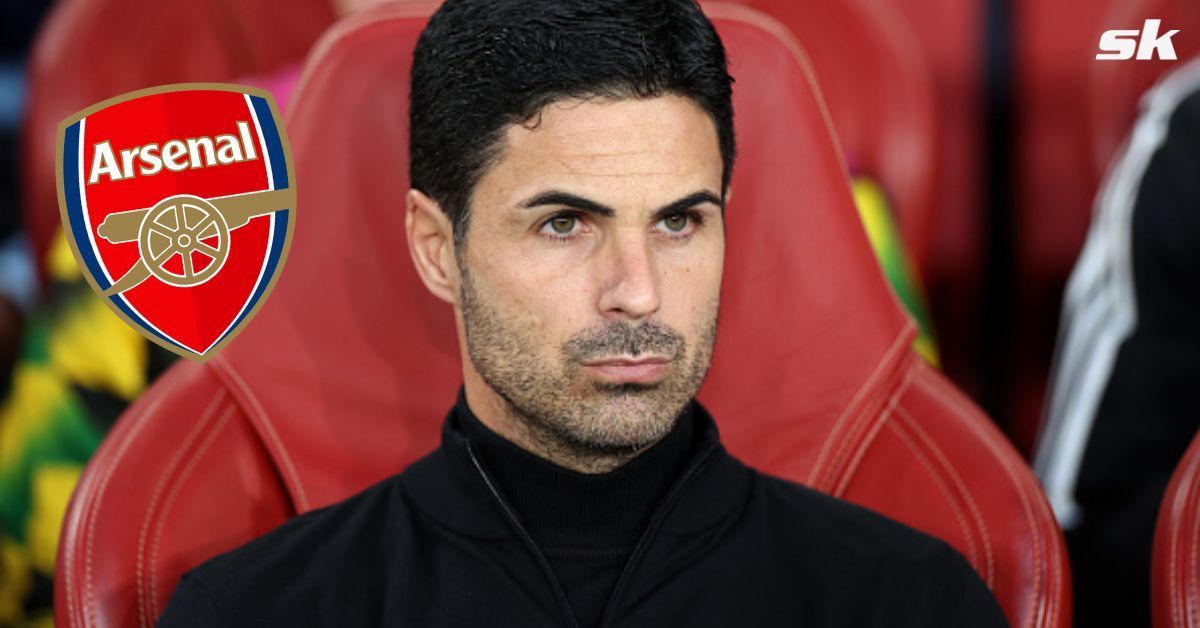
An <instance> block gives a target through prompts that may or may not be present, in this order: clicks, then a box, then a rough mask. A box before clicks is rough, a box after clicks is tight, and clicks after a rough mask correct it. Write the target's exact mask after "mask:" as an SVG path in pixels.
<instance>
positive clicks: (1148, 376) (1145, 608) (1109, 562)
mask: <svg viewBox="0 0 1200 628" xmlns="http://www.w3.org/2000/svg"><path fill="white" fill-rule="evenodd" d="M1198 321H1200V58H1198V59H1195V60H1192V61H1191V62H1189V63H1187V64H1185V65H1181V66H1180V67H1179V68H1177V69H1176V70H1175V71H1173V72H1172V73H1171V74H1169V75H1168V76H1167V77H1166V78H1164V79H1163V80H1162V81H1161V82H1160V83H1159V84H1158V85H1157V86H1155V87H1154V88H1153V89H1152V90H1151V91H1149V92H1148V93H1147V94H1146V95H1145V96H1144V97H1143V99H1142V102H1141V115H1140V117H1139V119H1138V121H1137V123H1136V125H1135V127H1134V129H1133V131H1132V134H1131V135H1130V136H1129V139H1128V141H1127V143H1126V145H1125V147H1124V148H1123V151H1122V153H1121V154H1120V155H1119V157H1118V159H1117V161H1116V162H1115V163H1114V165H1113V167H1112V169H1111V170H1110V171H1109V173H1108V176H1107V180H1106V181H1105V183H1104V186H1103V188H1102V190H1101V192H1100V195H1099V197H1098V199H1097V201H1096V209H1095V215H1094V217H1093V219H1092V225H1091V228H1090V231H1089V233H1088V238H1087V242H1086V244H1085V246H1084V249H1083V252H1082V254H1081V255H1080V257H1079V260H1078V262H1077V263H1076V265H1075V269H1074V272H1073V273H1072V275H1071V280H1070V283H1069V284H1068V285H1067V290H1066V295H1065V298H1064V306H1063V318H1062V324H1061V327H1060V331H1059V341H1058V349H1057V354H1056V358H1055V367H1054V373H1053V377H1052V393H1051V397H1050V400H1049V405H1048V406H1047V409H1046V421H1047V422H1046V427H1045V430H1044V431H1043V433H1042V435H1041V439H1040V443H1039V446H1038V451H1037V454H1036V471H1037V472H1038V475H1039V476H1040V477H1041V479H1042V481H1043V484H1044V485H1045V488H1046V491H1047V494H1048V496H1049V498H1050V501H1051V503H1052V505H1053V506H1054V508H1055V512H1056V514H1057V515H1058V517H1059V520H1060V522H1061V523H1062V525H1063V527H1064V529H1065V531H1066V536H1067V542H1068V546H1069V549H1070V555H1071V562H1072V573H1073V576H1074V588H1075V617H1076V621H1077V625H1079V626H1081V627H1084V628H1087V627H1090V626H1128V627H1136V626H1149V624H1150V560H1151V550H1152V547H1153V539H1154V528H1155V521H1156V519H1157V516H1158V510H1159V504H1160V502H1161V501H1162V498H1163V493H1164V492H1165V490H1166V487H1167V483H1168V482H1169V480H1170V478H1171V474H1172V472H1173V471H1174V469H1175V466H1176V465H1177V464H1178V462H1179V460H1180V458H1181V457H1182V456H1183V453H1184V451H1185V450H1186V449H1187V446H1188V443H1189V442H1190V441H1191V439H1192V437H1193V435H1194V434H1195V433H1196V430H1197V428H1198V427H1200V412H1198V411H1197V404H1198V401H1197V399H1196V392H1197V388H1196V382H1197V381H1200V326H1197V322H1198Z"/></svg>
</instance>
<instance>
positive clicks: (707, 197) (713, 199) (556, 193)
mask: <svg viewBox="0 0 1200 628" xmlns="http://www.w3.org/2000/svg"><path fill="white" fill-rule="evenodd" d="M701 203H712V204H713V205H716V206H717V207H720V208H721V211H722V212H724V211H725V202H724V201H723V200H721V198H720V197H719V196H717V195H716V194H713V193H712V192H710V191H708V190H700V191H698V192H692V193H691V194H688V195H687V196H685V197H683V198H681V199H679V200H677V201H672V202H670V203H667V204H666V205H664V206H662V207H660V208H658V209H657V210H656V211H655V212H654V215H655V216H666V215H670V214H672V213H675V212H680V211H683V210H685V209H688V208H689V207H695V206H696V205H699V204H701ZM545 205H566V206H567V207H571V208H573V209H578V210H581V211H585V212H588V213H590V214H597V215H599V216H604V217H608V218H611V217H612V216H615V215H616V213H617V212H616V210H614V209H613V208H611V207H609V206H607V205H604V204H601V203H597V202H596V201H593V200H591V199H587V198H584V197H582V196H579V195H577V194H571V193H570V192H563V191H561V190H550V191H549V192H542V193H541V194H538V195H536V196H534V197H533V198H530V199H529V200H527V201H525V202H523V203H521V204H520V205H519V206H518V207H520V208H522V209H532V208H534V207H543V206H545Z"/></svg>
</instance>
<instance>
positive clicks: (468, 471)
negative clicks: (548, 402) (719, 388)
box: [401, 401, 751, 539]
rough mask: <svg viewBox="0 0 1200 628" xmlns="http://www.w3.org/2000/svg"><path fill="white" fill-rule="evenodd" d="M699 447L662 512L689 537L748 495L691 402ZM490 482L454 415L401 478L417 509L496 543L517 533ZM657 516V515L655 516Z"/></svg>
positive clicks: (672, 530) (741, 476)
mask: <svg viewBox="0 0 1200 628" xmlns="http://www.w3.org/2000/svg"><path fill="white" fill-rule="evenodd" d="M692 403H693V404H694V405H693V414H694V417H695V424H694V431H693V434H694V439H695V443H694V446H693V449H692V453H691V455H690V457H689V460H688V462H687V463H686V464H685V465H684V471H683V474H682V475H681V476H680V477H679V478H677V479H676V481H675V483H674V485H673V486H672V488H671V489H670V490H669V491H668V494H667V497H666V498H665V499H664V502H663V503H660V504H659V506H658V507H659V508H662V507H664V505H666V504H668V503H669V504H670V505H669V506H668V507H669V511H668V512H666V513H661V514H663V515H664V516H666V519H665V520H664V521H663V527H662V530H663V531H664V532H666V533H669V534H686V533H691V532H696V531H699V530H703V529H705V528H707V527H710V526H712V525H715V524H716V523H718V522H720V521H721V520H722V519H724V518H725V516H726V515H728V514H730V513H731V512H732V511H734V510H736V509H740V508H741V506H742V505H743V504H744V503H745V500H746V498H747V496H748V495H749V486H750V477H751V472H750V470H749V469H748V468H746V467H745V466H744V465H743V464H742V463H741V462H739V461H738V460H737V459H735V458H734V457H733V456H731V455H729V453H728V452H726V451H725V448H724V446H722V445H721V442H720V434H719V432H718V431H717V425H716V422H715V421H714V420H713V418H712V416H711V415H710V414H709V413H708V411H707V410H705V409H704V407H703V406H701V405H700V404H699V403H698V402H696V401H692ZM489 481H491V480H490V479H488V478H487V477H486V476H485V475H484V472H483V469H482V467H481V466H478V465H477V464H476V461H475V460H474V455H473V453H472V451H471V443H470V441H469V439H468V438H467V437H466V435H465V434H464V433H463V432H462V430H461V429H459V426H458V425H457V422H456V421H455V416H454V412H453V410H451V411H450V412H449V413H448V414H447V417H446V420H445V422H444V423H443V425H442V444H441V446H440V447H439V448H438V449H436V450H434V452H433V453H431V454H430V455H428V456H426V457H425V458H422V459H421V460H419V461H417V462H415V463H413V464H412V465H411V466H409V468H408V469H406V470H405V471H404V473H403V474H402V476H401V485H402V487H403V490H404V491H405V493H406V494H407V495H408V497H409V498H410V499H412V501H413V503H414V504H415V505H416V507H417V508H418V509H420V510H421V511H422V512H424V513H425V514H427V515H429V516H430V517H432V518H433V519H434V520H436V521H437V522H438V523H440V524H441V525H443V526H445V527H446V528H449V529H451V530H454V531H455V532H458V533H459V534H463V535H467V536H472V537H477V538H484V539H495V538H502V537H507V536H511V535H514V534H515V532H514V530H513V529H512V528H511V527H510V525H509V523H508V521H507V520H506V518H505V517H504V514H503V512H502V511H501V506H500V504H499V503H497V501H496V499H495V498H494V497H493V496H492V493H491V490H490V489H489V487H488V482H489ZM655 516H656V517H657V516H659V515H657V514H656V515H655Z"/></svg>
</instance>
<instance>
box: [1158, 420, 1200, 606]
mask: <svg viewBox="0 0 1200 628" xmlns="http://www.w3.org/2000/svg"><path fill="white" fill-rule="evenodd" d="M1150 576H1151V577H1150V581H1151V593H1150V605H1151V608H1152V611H1153V614H1154V628H1200V435H1198V436H1197V437H1196V438H1195V439H1194V440H1193V441H1192V444H1191V446H1190V447H1188V450H1187V453H1186V454H1184V455H1183V460H1181V461H1180V462H1179V466H1178V467H1176V469H1175V474H1174V475H1173V476H1172V477H1171V483H1170V485H1168V486H1167V493H1166V496H1165V497H1164V498H1163V502H1162V506H1161V507H1160V508H1159V511H1158V528H1157V529H1156V530H1155V532H1154V557H1153V565H1152V566H1151V572H1150Z"/></svg>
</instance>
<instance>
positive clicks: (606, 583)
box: [454, 392, 693, 628]
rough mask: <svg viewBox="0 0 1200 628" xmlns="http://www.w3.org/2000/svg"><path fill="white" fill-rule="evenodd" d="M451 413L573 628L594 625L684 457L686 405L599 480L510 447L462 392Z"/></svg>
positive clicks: (688, 440)
mask: <svg viewBox="0 0 1200 628" xmlns="http://www.w3.org/2000/svg"><path fill="white" fill-rule="evenodd" d="M454 413H455V418H456V419H457V421H458V424H459V426H460V428H461V429H462V431H463V433H464V434H466V436H467V438H468V439H469V440H470V441H471V443H472V445H473V446H474V447H475V449H476V450H477V451H478V452H479V455H480V457H481V458H482V461H483V465H484V466H485V467H486V469H487V472H488V474H489V475H491V476H492V478H493V480H494V481H495V482H496V484H497V485H498V487H499V490H500V492H501V494H502V495H503V496H504V498H505V499H506V500H507V501H508V502H509V504H510V505H511V506H512V508H513V510H514V511H515V514H516V515H517V517H518V519H520V521H521V525H522V526H523V527H524V528H525V530H526V531H527V532H528V533H529V535H530V536H531V537H532V538H533V540H534V542H535V543H536V544H537V546H538V548H539V549H541V551H542V554H543V555H544V556H545V557H546V560H547V562H549V563H550V567H551V569H553V571H554V575H555V576H556V577H557V578H558V581H559V584H560V585H561V586H562V589H563V592H564V593H565V594H566V596H567V599H568V600H569V601H570V603H571V609H572V610H573V611H574V613H575V617H576V619H577V620H578V621H579V625H580V626H581V627H583V628H587V627H588V626H597V625H599V624H600V620H601V619H602V617H603V614H604V608H605V606H606V605H607V603H608V598H609V596H610V594H611V593H612V590H613V586H614V585H615V584H616V581H617V578H618V577H619V576H620V575H621V571H622V569H623V567H624V566H625V562H626V560H627V559H628V558H629V555H630V553H631V552H632V551H633V548H634V545H636V544H637V542H638V539H639V538H640V537H641V534H642V531H643V530H644V529H645V528H646V524H647V523H648V522H649V519H650V516H651V515H652V514H653V513H654V510H655V508H656V507H657V506H658V504H659V502H660V501H661V499H662V498H663V496H664V495H665V494H666V492H667V491H668V489H670V487H671V485H672V484H673V483H674V481H675V480H676V479H677V478H678V477H679V475H680V473H682V471H683V467H684V465H685V464H686V462H687V460H688V459H689V457H690V456H691V453H692V449H693V442H692V440H693V439H692V407H691V403H689V404H688V405H687V406H685V409H684V411H683V412H682V414H681V415H680V417H679V419H678V420H677V421H676V423H675V427H674V428H673V429H672V430H671V432H670V433H669V434H667V436H666V437H664V438H663V439H662V440H661V441H659V442H658V443H656V444H655V445H654V446H653V447H651V448H649V449H647V450H646V451H644V452H642V453H641V454H640V455H639V456H638V457H636V458H634V459H633V460H630V461H629V462H627V463H625V464H624V465H623V466H621V467H619V468H617V469H615V470H613V471H610V472H608V473H599V474H586V473H579V472H576V471H572V470H570V469H566V468H564V467H560V466H558V465H556V464H554V463H552V462H549V461H547V460H545V459H543V458H540V457H538V456H536V455H534V454H532V453H529V452H528V451H526V450H524V449H522V448H520V447H519V446H517V445H515V444H513V443H512V442H511V441H509V440H507V439H505V438H504V437H502V436H500V435H499V434H497V433H495V432H493V431H492V430H491V429H490V428H488V427H487V426H486V425H484V424H483V423H482V422H480V421H479V419H478V418H476V417H475V415H474V414H473V413H472V412H471V410H470V408H468V407H467V403H466V400H465V397H464V395H463V394H462V393H461V392H460V393H459V398H458V404H457V405H456V406H455V411H454Z"/></svg>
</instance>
